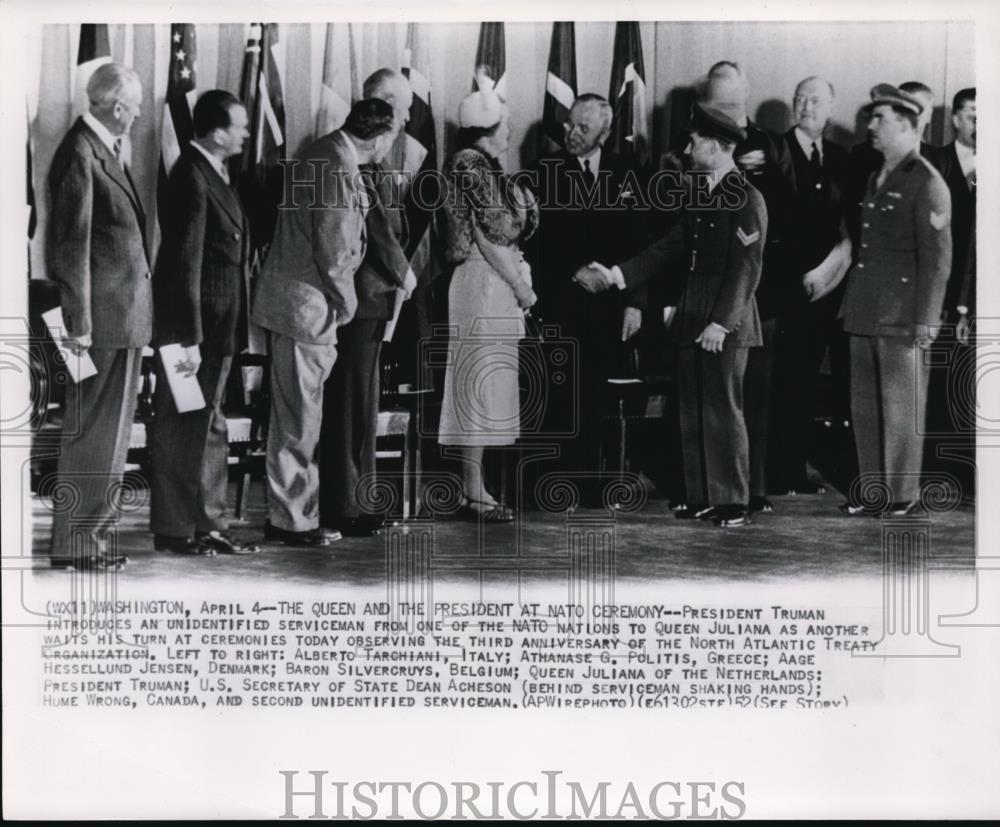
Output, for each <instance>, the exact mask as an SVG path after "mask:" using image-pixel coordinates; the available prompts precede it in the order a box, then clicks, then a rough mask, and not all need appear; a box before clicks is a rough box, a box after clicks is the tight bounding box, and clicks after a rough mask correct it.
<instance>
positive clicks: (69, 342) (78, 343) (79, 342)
mask: <svg viewBox="0 0 1000 827" xmlns="http://www.w3.org/2000/svg"><path fill="white" fill-rule="evenodd" d="M91 342H92V339H91V338H90V336H89V335H87V336H63V337H62V344H63V347H64V348H66V350H68V351H69V352H70V353H71V354H72V355H73V356H83V355H84V354H85V353H86V352H87V351H88V350H90V345H91Z"/></svg>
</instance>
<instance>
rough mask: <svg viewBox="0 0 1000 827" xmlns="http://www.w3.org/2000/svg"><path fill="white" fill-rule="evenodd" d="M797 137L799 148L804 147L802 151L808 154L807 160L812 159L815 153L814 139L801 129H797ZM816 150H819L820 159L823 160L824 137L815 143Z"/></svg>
mask: <svg viewBox="0 0 1000 827" xmlns="http://www.w3.org/2000/svg"><path fill="white" fill-rule="evenodd" d="M795 137H796V139H797V140H798V142H799V146H800V147H802V151H803V152H804V153H805V154H806V158H811V157H812V151H813V143H814V141H813V139H812V138H810V137H809V136H808V135H806V133H805V132H804V131H803V130H802V129H800V128H799V127H795ZM815 144H816V149H818V150H819V159H820V161H822V160H823V137H822V136H820V137H819V138H817V139H816V141H815Z"/></svg>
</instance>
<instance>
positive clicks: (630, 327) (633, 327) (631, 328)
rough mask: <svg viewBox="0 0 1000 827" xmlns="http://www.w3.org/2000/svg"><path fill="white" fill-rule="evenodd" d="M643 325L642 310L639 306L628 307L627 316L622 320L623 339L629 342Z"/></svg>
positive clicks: (626, 309)
mask: <svg viewBox="0 0 1000 827" xmlns="http://www.w3.org/2000/svg"><path fill="white" fill-rule="evenodd" d="M640 327H642V311H641V310H640V309H639V308H638V307H626V308H625V318H624V319H623V320H622V341H623V342H627V341H628V340H629V339H631V338H632V337H633V336H635V334H636V333H638V332H639V328H640Z"/></svg>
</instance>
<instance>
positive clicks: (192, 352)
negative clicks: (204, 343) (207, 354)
mask: <svg viewBox="0 0 1000 827" xmlns="http://www.w3.org/2000/svg"><path fill="white" fill-rule="evenodd" d="M184 356H185V361H186V362H187V363H188V364H189V365H190V366H191V367H190V368H189V369H188V376H197V375H198V368H200V367H201V348H200V347H199V346H198V345H190V346H189V347H186V348H184Z"/></svg>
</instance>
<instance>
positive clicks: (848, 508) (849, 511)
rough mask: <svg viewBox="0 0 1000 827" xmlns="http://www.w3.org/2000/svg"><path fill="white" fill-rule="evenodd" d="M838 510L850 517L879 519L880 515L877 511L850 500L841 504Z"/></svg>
mask: <svg viewBox="0 0 1000 827" xmlns="http://www.w3.org/2000/svg"><path fill="white" fill-rule="evenodd" d="M837 508H838V509H839V510H840V513H841V514H846V515H847V516H849V517H877V516H878V515H879V513H880V512H879V511H878V510H877V509H872V508H865V507H864V506H863V505H858V504H857V503H853V502H851V501H850V500H848V501H847V502H843V503H841V504H840V505H838V506H837Z"/></svg>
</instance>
